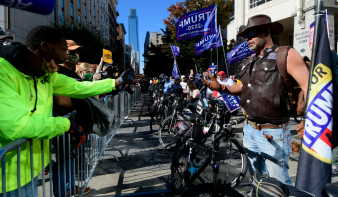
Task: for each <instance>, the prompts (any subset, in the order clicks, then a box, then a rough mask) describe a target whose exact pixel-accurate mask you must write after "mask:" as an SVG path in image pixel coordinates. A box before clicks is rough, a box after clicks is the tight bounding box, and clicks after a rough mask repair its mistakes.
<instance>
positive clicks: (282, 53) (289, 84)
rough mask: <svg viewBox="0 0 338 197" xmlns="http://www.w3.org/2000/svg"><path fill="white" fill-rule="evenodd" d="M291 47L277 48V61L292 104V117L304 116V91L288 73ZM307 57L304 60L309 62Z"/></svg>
mask: <svg viewBox="0 0 338 197" xmlns="http://www.w3.org/2000/svg"><path fill="white" fill-rule="evenodd" d="M290 48H291V47H289V46H282V47H278V48H277V49H276V63H277V68H278V71H279V74H280V75H281V76H282V78H283V80H284V83H285V85H286V90H287V93H288V96H289V97H288V101H289V105H290V110H289V111H290V117H297V116H302V115H304V114H305V108H306V101H305V99H304V92H303V91H302V89H301V88H300V87H298V86H297V82H296V80H294V79H293V78H292V77H291V76H289V75H288V73H287V68H286V62H287V56H288V51H289V50H290ZM306 58H307V57H305V58H304V57H303V61H304V62H305V63H306V64H307V62H308V61H310V60H309V59H308V58H307V59H306Z"/></svg>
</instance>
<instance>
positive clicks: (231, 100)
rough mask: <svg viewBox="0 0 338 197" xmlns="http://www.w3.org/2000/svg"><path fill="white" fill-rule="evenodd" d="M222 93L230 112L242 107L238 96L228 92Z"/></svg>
mask: <svg viewBox="0 0 338 197" xmlns="http://www.w3.org/2000/svg"><path fill="white" fill-rule="evenodd" d="M222 95H223V100H224V102H225V104H226V106H227V107H228V109H229V110H230V112H234V111H236V110H237V109H239V108H240V107H241V102H240V100H239V97H238V96H234V95H230V94H226V93H224V92H223V93H222Z"/></svg>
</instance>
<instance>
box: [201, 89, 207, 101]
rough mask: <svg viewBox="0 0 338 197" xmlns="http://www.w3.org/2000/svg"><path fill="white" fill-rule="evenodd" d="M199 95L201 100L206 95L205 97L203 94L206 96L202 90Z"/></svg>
mask: <svg viewBox="0 0 338 197" xmlns="http://www.w3.org/2000/svg"><path fill="white" fill-rule="evenodd" d="M200 94H201V96H200V98H201V99H203V98H205V96H206V95H205V94H206V91H205V89H204V90H202V91H201V92H200Z"/></svg>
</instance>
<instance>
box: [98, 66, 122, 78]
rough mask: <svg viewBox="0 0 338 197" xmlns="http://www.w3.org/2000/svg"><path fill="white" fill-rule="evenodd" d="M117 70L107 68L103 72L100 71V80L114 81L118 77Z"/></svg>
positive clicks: (110, 67)
mask: <svg viewBox="0 0 338 197" xmlns="http://www.w3.org/2000/svg"><path fill="white" fill-rule="evenodd" d="M118 72H119V69H118V68H117V67H112V66H108V67H107V69H106V70H105V71H100V72H99V73H100V74H101V79H108V78H110V79H116V78H117V77H118V74H117V73H118Z"/></svg>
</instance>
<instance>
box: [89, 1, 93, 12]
mask: <svg viewBox="0 0 338 197" xmlns="http://www.w3.org/2000/svg"><path fill="white" fill-rule="evenodd" d="M91 11H92V4H91V3H89V12H91Z"/></svg>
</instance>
